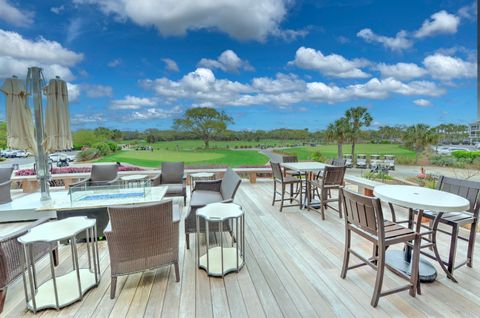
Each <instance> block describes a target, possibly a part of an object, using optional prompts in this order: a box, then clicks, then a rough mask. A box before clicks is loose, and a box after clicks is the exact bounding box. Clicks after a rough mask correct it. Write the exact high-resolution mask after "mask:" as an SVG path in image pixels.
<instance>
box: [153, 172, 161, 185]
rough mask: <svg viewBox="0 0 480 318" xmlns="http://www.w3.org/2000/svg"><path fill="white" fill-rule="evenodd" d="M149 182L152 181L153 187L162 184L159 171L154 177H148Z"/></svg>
mask: <svg viewBox="0 0 480 318" xmlns="http://www.w3.org/2000/svg"><path fill="white" fill-rule="evenodd" d="M150 182H151V183H152V186H154V187H155V186H159V185H160V184H162V173H159V174H157V175H155V177H153V178H151V179H150Z"/></svg>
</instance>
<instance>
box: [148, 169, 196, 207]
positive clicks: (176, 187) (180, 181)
mask: <svg viewBox="0 0 480 318" xmlns="http://www.w3.org/2000/svg"><path fill="white" fill-rule="evenodd" d="M161 170H162V172H161V173H159V174H157V175H156V176H155V177H154V178H153V179H151V182H152V186H159V185H163V186H167V193H166V194H165V196H166V197H180V196H181V197H183V204H187V185H186V183H185V180H186V179H185V176H184V172H185V164H184V163H183V162H162V168H161Z"/></svg>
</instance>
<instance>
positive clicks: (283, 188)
mask: <svg viewBox="0 0 480 318" xmlns="http://www.w3.org/2000/svg"><path fill="white" fill-rule="evenodd" d="M284 200H285V184H284V183H282V200H281V201H280V212H282V209H283V201H284Z"/></svg>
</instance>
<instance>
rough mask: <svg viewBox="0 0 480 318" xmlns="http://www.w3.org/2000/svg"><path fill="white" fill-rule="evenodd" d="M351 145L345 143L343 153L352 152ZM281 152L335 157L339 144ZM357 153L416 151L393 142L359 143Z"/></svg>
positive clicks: (402, 155)
mask: <svg viewBox="0 0 480 318" xmlns="http://www.w3.org/2000/svg"><path fill="white" fill-rule="evenodd" d="M351 147H352V146H351V145H343V153H344V154H349V153H351V149H352V148H351ZM280 151H281V152H284V153H288V154H293V155H297V156H298V159H299V160H309V159H311V158H312V154H313V153H315V152H317V151H318V152H320V154H321V155H322V156H323V157H325V158H334V157H336V156H337V145H320V146H318V147H301V148H286V149H281V150H280ZM355 154H366V155H371V154H377V155H394V156H397V158H415V152H414V151H412V150H409V149H406V148H403V147H401V146H400V145H392V144H387V145H383V144H359V145H355Z"/></svg>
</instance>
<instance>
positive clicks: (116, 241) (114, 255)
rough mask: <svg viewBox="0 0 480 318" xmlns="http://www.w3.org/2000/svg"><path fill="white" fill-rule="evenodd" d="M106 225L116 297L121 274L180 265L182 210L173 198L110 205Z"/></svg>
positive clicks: (112, 288)
mask: <svg viewBox="0 0 480 318" xmlns="http://www.w3.org/2000/svg"><path fill="white" fill-rule="evenodd" d="M108 214H109V216H110V223H109V225H108V226H107V229H105V232H104V233H105V236H106V238H107V242H108V251H109V254H110V266H111V279H112V283H111V286H110V298H112V299H114V298H115V289H116V285H117V277H118V276H122V275H128V274H131V273H136V272H142V271H145V270H149V269H154V268H158V267H162V266H165V265H171V264H173V265H174V266H175V277H176V279H177V282H179V281H180V272H179V268H178V235H179V232H178V224H179V221H180V211H179V208H178V206H177V205H175V209H174V208H173V204H172V201H164V202H160V203H154V204H143V205H128V206H117V207H110V208H108Z"/></svg>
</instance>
